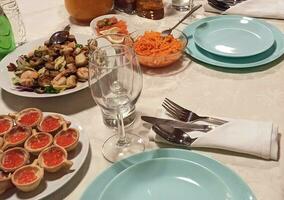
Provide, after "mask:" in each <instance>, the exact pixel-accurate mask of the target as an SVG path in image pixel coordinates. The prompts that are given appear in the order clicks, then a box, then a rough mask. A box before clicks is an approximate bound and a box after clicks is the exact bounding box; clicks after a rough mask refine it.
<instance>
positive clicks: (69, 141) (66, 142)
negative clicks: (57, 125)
mask: <svg viewBox="0 0 284 200" xmlns="http://www.w3.org/2000/svg"><path fill="white" fill-rule="evenodd" d="M79 137H80V135H79V131H78V130H77V129H75V128H64V129H63V130H62V131H60V132H59V133H57V134H56V135H55V136H54V141H53V143H54V144H55V145H58V146H60V147H62V148H64V149H65V150H66V151H71V150H73V149H74V148H76V146H77V145H78V141H79Z"/></svg>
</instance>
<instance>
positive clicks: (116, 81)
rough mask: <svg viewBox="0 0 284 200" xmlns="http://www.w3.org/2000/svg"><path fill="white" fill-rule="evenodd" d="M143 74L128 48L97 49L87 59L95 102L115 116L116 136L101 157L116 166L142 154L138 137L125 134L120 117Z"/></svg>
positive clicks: (137, 90) (134, 96) (133, 97)
mask: <svg viewBox="0 0 284 200" xmlns="http://www.w3.org/2000/svg"><path fill="white" fill-rule="evenodd" d="M142 86H143V78H142V72H141V69H140V66H139V63H138V60H137V58H136V55H135V53H134V51H133V49H132V48H131V47H129V46H127V45H122V44H111V45H108V46H104V47H100V48H97V49H96V50H95V51H93V52H92V53H91V55H90V62H89V87H90V89H91V93H92V96H93V99H94V100H95V102H96V103H97V104H98V105H99V106H100V107H101V108H102V109H103V110H106V111H108V112H110V113H113V114H115V115H116V116H117V124H118V129H117V132H118V133H117V134H115V135H113V136H111V137H110V138H108V139H107V140H106V141H105V143H104V144H103V147H102V153H103V155H104V157H105V158H106V159H107V160H109V161H111V162H115V161H118V160H120V159H122V158H125V157H128V156H130V155H132V154H135V153H139V152H142V151H144V149H145V144H144V141H143V140H142V138H141V137H139V136H138V135H134V134H126V133H125V129H124V122H123V113H127V112H131V108H132V107H133V105H135V104H136V102H137V100H138V98H139V96H140V94H141V90H142Z"/></svg>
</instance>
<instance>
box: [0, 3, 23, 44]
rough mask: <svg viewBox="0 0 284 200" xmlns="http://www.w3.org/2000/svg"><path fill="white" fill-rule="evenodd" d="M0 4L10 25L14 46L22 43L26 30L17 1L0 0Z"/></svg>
mask: <svg viewBox="0 0 284 200" xmlns="http://www.w3.org/2000/svg"><path fill="white" fill-rule="evenodd" d="M0 6H1V7H2V9H3V11H4V13H5V15H6V16H7V18H8V19H9V22H10V25H11V27H12V33H11V34H12V35H13V37H14V40H15V44H16V46H19V45H22V44H24V43H25V42H26V30H25V26H24V23H23V21H22V17H21V14H20V11H19V7H18V5H17V2H16V1H15V0H0Z"/></svg>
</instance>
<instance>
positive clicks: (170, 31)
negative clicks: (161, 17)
mask: <svg viewBox="0 0 284 200" xmlns="http://www.w3.org/2000/svg"><path fill="white" fill-rule="evenodd" d="M201 6H202V5H201V4H199V5H197V6H194V7H193V8H192V9H191V10H190V11H189V12H188V13H187V14H186V15H185V16H184V17H183V18H182V19H181V20H180V21H179V22H178V23H177V24H176V25H174V26H173V27H172V28H170V29H167V30H164V31H162V35H164V36H167V35H170V34H171V33H172V31H173V30H174V29H175V28H176V27H177V26H178V25H179V24H180V23H182V22H183V21H184V20H185V19H186V18H188V17H189V16H190V15H191V14H192V13H194V12H195V11H196V10H198V9H199V8H200V7H201Z"/></svg>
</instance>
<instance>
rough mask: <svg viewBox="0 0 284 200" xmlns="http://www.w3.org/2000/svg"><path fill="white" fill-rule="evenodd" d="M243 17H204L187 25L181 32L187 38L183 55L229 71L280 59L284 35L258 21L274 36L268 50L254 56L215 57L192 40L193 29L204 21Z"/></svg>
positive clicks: (282, 52)
mask: <svg viewBox="0 0 284 200" xmlns="http://www.w3.org/2000/svg"><path fill="white" fill-rule="evenodd" d="M243 17H244V16H239V15H224V16H213V17H206V18H203V19H200V20H198V21H196V22H193V23H192V24H190V25H188V26H187V27H185V28H184V29H183V32H184V33H185V34H186V35H187V36H188V38H189V43H188V45H187V47H186V49H185V53H186V54H187V55H189V56H190V57H192V58H194V59H196V60H198V61H201V62H202V63H205V64H209V65H212V66H217V67H221V68H230V69H242V68H252V67H258V66H262V65H265V64H268V63H270V62H272V61H275V60H276V59H278V58H280V57H281V56H282V55H283V54H284V34H283V33H282V32H281V31H280V30H279V29H278V28H276V27H275V26H273V25H271V24H269V23H267V22H265V21H263V20H259V19H254V18H253V19H254V20H257V21H258V22H260V23H262V24H264V25H265V26H266V27H268V28H269V29H270V30H271V31H272V33H273V36H274V39H275V42H274V44H273V45H272V47H271V48H270V49H268V50H267V51H265V52H263V53H261V54H258V55H256V56H250V57H244V58H237V59H236V58H230V57H224V56H217V55H214V54H212V53H209V52H207V51H205V50H203V49H202V48H200V47H198V46H197V45H196V44H195V42H194V39H193V34H194V32H195V28H196V27H197V26H199V25H200V24H201V23H204V22H206V21H210V20H212V19H218V18H221V19H222V18H223V19H231V18H238V19H239V18H243Z"/></svg>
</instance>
